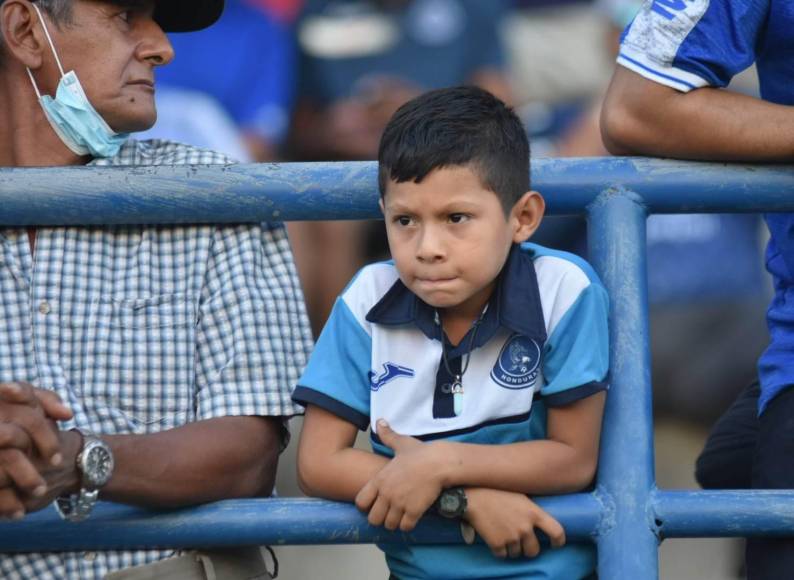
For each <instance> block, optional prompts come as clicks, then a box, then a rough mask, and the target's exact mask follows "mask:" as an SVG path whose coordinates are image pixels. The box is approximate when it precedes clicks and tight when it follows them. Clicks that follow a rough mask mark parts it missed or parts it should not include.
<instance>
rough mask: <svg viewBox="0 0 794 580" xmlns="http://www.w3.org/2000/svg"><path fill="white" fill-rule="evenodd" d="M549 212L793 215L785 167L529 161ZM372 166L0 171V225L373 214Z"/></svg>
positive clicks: (793, 186)
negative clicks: (632, 197) (631, 202)
mask: <svg viewBox="0 0 794 580" xmlns="http://www.w3.org/2000/svg"><path fill="white" fill-rule="evenodd" d="M532 178H533V187H535V188H536V189H538V190H540V191H541V192H542V193H543V194H544V196H545V197H546V199H547V202H548V211H549V213H551V214H583V213H584V211H585V208H586V206H587V205H589V204H590V203H591V202H592V201H593V200H595V198H596V197H597V196H598V195H599V194H600V193H601V192H603V191H604V190H607V189H610V188H613V189H626V190H631V191H633V192H635V193H637V194H638V195H640V196H641V197H642V198H643V199H644V201H645V203H646V204H647V206H648V209H649V211H650V212H651V213H692V212H760V211H794V195H791V192H792V191H794V168H792V167H787V166H780V165H773V166H758V165H735V164H709V163H696V162H685V161H671V160H660V159H645V158H631V157H628V158H627V157H616V158H611V157H606V158H587V159H535V160H534V161H533V169H532ZM377 199H378V194H377V167H376V164H375V162H372V161H363V162H336V163H331V162H321V163H282V164H254V165H229V166H206V165H202V166H185V165H183V166H148V167H141V166H138V167H68V168H63V167H59V168H3V169H0V226H27V225H78V224H82V225H101V224H141V223H146V224H165V223H210V222H212V223H234V222H240V223H242V222H257V221H273V220H285V221H286V220H319V219H364V218H377V217H379V215H380V212H379V210H378V205H377Z"/></svg>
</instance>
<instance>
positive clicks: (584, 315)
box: [540, 282, 609, 407]
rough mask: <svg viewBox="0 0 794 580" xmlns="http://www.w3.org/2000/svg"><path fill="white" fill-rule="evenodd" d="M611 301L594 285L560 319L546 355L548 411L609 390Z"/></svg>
mask: <svg viewBox="0 0 794 580" xmlns="http://www.w3.org/2000/svg"><path fill="white" fill-rule="evenodd" d="M608 312H609V298H608V296H607V292H606V290H605V289H604V287H603V286H601V284H600V283H597V282H591V283H590V284H589V285H588V286H587V287H586V288H584V289H583V290H582V291H581V293H580V294H579V296H578V298H576V300H575V301H574V302H573V304H571V306H570V307H569V308H568V310H567V311H566V312H565V313H564V314H563V315H562V316H561V318H560V319H559V322H558V323H557V324H556V326H555V328H554V329H553V330H552V332H551V335H550V336H549V338H548V340H547V341H546V345H545V346H544V352H543V377H544V384H543V386H542V387H541V390H540V395H541V397H542V398H543V402H544V403H545V404H546V405H547V406H549V407H558V406H561V405H567V404H569V403H573V402H574V401H577V400H579V399H583V398H585V397H588V396H590V395H592V394H594V393H597V392H599V391H603V390H605V389H606V388H607V383H606V380H607V371H608V369H609V332H608V330H607V317H608Z"/></svg>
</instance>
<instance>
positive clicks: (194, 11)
mask: <svg viewBox="0 0 794 580" xmlns="http://www.w3.org/2000/svg"><path fill="white" fill-rule="evenodd" d="M223 1H224V0H158V2H157V4H155V7H154V20H155V22H157V24H159V25H160V28H162V29H163V30H164V31H165V32H192V31H194V30H201V29H202V28H207V26H209V25H211V24H213V23H214V22H215V21H216V20H218V18H220V16H221V14H222V13H223Z"/></svg>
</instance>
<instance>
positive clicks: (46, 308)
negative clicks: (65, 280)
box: [39, 300, 52, 314]
mask: <svg viewBox="0 0 794 580" xmlns="http://www.w3.org/2000/svg"><path fill="white" fill-rule="evenodd" d="M50 310H52V308H50V303H49V302H47V301H46V300H45V301H44V302H42V303H41V304H39V312H41V313H42V314H49V313H50Z"/></svg>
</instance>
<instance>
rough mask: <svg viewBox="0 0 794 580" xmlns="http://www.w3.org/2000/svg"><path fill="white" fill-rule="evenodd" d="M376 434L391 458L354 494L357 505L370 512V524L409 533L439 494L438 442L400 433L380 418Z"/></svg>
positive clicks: (440, 485)
mask: <svg viewBox="0 0 794 580" xmlns="http://www.w3.org/2000/svg"><path fill="white" fill-rule="evenodd" d="M377 433H378V437H380V440H381V441H382V442H383V444H384V445H386V446H388V447H390V448H391V449H393V450H394V459H392V460H391V461H390V462H389V464H388V465H386V466H385V467H384V468H383V469H381V470H380V471H379V472H378V474H377V475H375V477H373V478H372V479H371V480H370V481H369V482H368V483H367V484H366V485H365V486H364V487H363V488H361V491H360V492H359V493H358V495H357V496H356V506H357V507H358V509H360V510H361V511H363V512H369V517H368V518H367V519H368V520H369V523H370V524H372V525H373V526H381V525H382V526H384V527H385V528H386V529H388V530H396V529H397V528H398V527H399V528H400V529H401V530H402V531H404V532H409V531H411V530H413V529H414V527H416V522H418V521H419V518H421V517H422V515H423V514H424V513H425V512H426V511H427V509H428V508H429V507H430V506H431V505H433V502H434V501H436V498H437V497H438V496H439V494H440V493H441V491H442V489H443V487H442V479H441V471H442V470H441V469H439V467H440V462H441V459H442V458H441V457H440V455H439V453H437V451H438V450H439V449H440V448H439V446H438V445H436V444H432V443H422V442H421V441H420V440H419V439H416V438H414V437H408V436H406V435H400V434H399V433H396V432H395V431H393V430H392V428H391V427H389V425H388V423H386V422H385V421H384V420H383V419H381V420H380V421H378V431H377Z"/></svg>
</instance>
